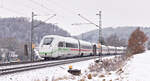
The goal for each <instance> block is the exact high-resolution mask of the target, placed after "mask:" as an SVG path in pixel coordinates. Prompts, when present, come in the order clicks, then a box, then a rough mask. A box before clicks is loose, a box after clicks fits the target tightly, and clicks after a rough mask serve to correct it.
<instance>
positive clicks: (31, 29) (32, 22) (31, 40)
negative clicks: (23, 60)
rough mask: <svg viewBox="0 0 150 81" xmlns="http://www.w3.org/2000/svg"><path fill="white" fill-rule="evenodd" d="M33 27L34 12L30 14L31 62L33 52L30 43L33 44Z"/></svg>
mask: <svg viewBox="0 0 150 81" xmlns="http://www.w3.org/2000/svg"><path fill="white" fill-rule="evenodd" d="M33 25H34V12H32V21H31V61H33V50H32V42H33Z"/></svg>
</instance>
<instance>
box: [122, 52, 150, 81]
mask: <svg viewBox="0 0 150 81" xmlns="http://www.w3.org/2000/svg"><path fill="white" fill-rule="evenodd" d="M149 60H150V51H146V52H144V53H142V54H137V55H135V56H134V57H133V58H132V59H131V60H130V61H129V62H128V63H127V65H126V66H125V67H124V68H126V69H125V73H124V75H123V76H125V77H126V78H125V79H124V81H150V61H149Z"/></svg>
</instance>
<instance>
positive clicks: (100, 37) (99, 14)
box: [96, 11, 103, 53]
mask: <svg viewBox="0 0 150 81" xmlns="http://www.w3.org/2000/svg"><path fill="white" fill-rule="evenodd" d="M96 15H98V16H99V41H98V43H99V44H101V53H102V42H103V40H102V24H101V23H102V21H101V11H99V13H98V14H96Z"/></svg>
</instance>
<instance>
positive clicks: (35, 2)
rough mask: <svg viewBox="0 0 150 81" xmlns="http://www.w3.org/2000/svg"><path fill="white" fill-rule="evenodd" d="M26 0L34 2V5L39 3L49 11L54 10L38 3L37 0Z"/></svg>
mask: <svg viewBox="0 0 150 81" xmlns="http://www.w3.org/2000/svg"><path fill="white" fill-rule="evenodd" d="M28 1H30V2H32V3H34V4H36V5H39V6H40V7H42V8H44V9H46V10H48V11H50V12H54V10H52V9H50V8H48V7H46V6H44V5H42V4H40V3H38V2H37V1H34V0H28Z"/></svg>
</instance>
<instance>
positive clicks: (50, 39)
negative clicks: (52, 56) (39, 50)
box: [43, 38, 53, 45]
mask: <svg viewBox="0 0 150 81" xmlns="http://www.w3.org/2000/svg"><path fill="white" fill-rule="evenodd" d="M52 41H53V38H45V39H44V42H43V45H51V43H52Z"/></svg>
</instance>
